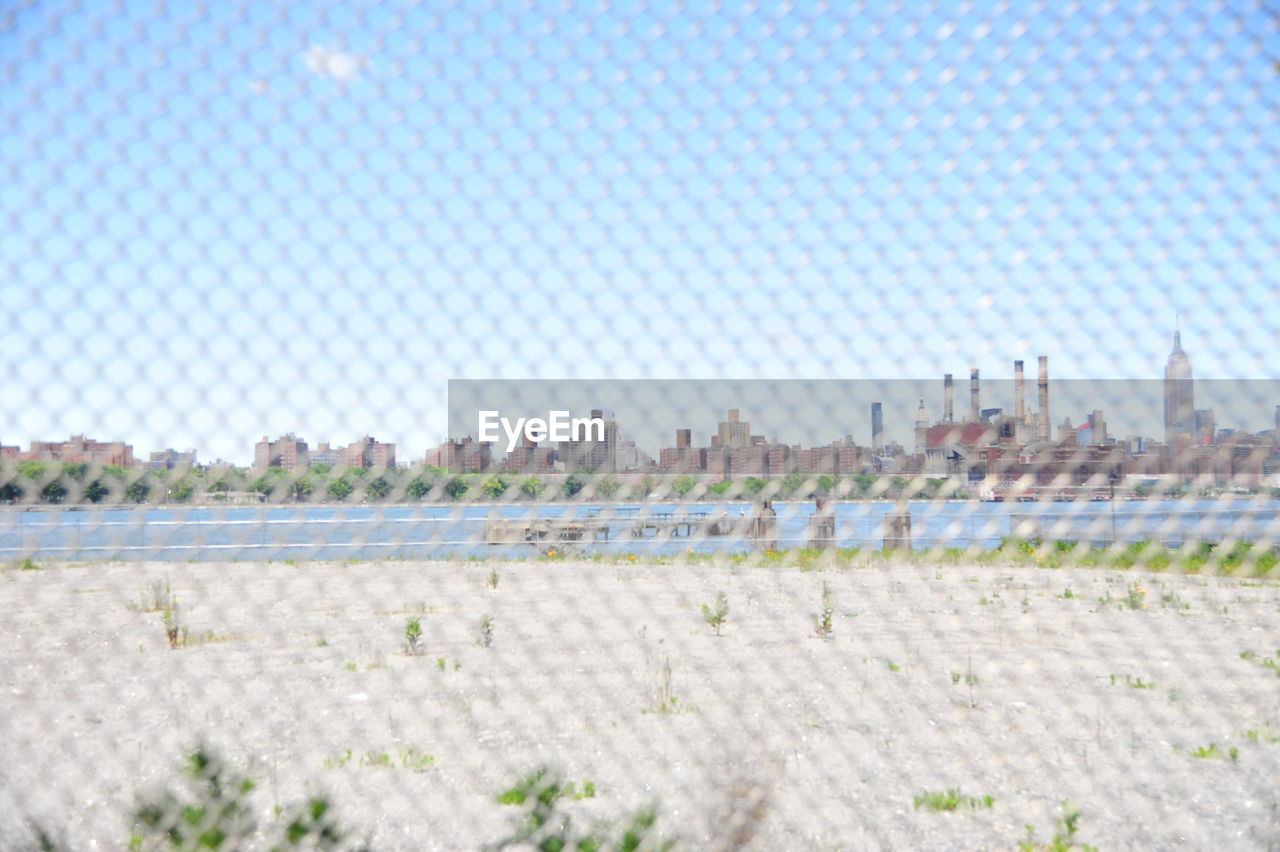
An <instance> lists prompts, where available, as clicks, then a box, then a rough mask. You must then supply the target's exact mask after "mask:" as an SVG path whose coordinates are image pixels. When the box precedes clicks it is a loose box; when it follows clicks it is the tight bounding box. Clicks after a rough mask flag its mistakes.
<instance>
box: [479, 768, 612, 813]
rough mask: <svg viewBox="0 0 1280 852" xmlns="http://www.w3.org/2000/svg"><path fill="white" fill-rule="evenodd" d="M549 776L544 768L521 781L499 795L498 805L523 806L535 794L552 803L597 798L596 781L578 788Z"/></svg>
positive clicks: (588, 781)
mask: <svg viewBox="0 0 1280 852" xmlns="http://www.w3.org/2000/svg"><path fill="white" fill-rule="evenodd" d="M547 774H548V770H547V769H546V768H545V767H544V768H540V769H538V770H537V771H535V772H533V773H532V774H530V775H528V776H526V777H524V778H522V779H520V780H519V781H517V782H516V783H515V785H514V786H512V787H511V788H510V789H508V790H505V791H503V792H502V793H501V794H499V795H498V804H500V805H523V804H526V803H527V802H528V801H529V797H530V796H531V795H535V794H537V795H541V796H544V797H546V798H547V799H548V801H549V802H551V803H554V802H557V801H559V800H561V799H573V800H574V801H579V802H580V801H582V800H583V799H594V798H595V796H596V785H595V782H594V781H590V780H586V781H583V782H582V786H581V787H578V785H577V784H576V783H574V782H573V781H568V782H562V781H560V780H559V779H548V778H547ZM544 781H545V782H546V784H545V786H543V782H544Z"/></svg>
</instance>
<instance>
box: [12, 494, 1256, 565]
mask: <svg viewBox="0 0 1280 852" xmlns="http://www.w3.org/2000/svg"><path fill="white" fill-rule="evenodd" d="M775 508H776V509H777V512H778V524H777V531H778V533H777V535H778V542H777V545H778V547H779V548H795V547H803V546H805V544H806V541H807V539H808V528H809V516H810V515H811V514H812V513H813V504H812V503H808V502H806V503H782V502H779V503H776V504H775ZM894 508H895V506H894V505H893V504H891V503H874V502H865V503H838V504H835V513H836V540H837V543H838V545H839V546H841V547H864V548H866V547H871V548H879V547H880V546H881V545H882V544H883V540H884V518H885V515H887V514H888V513H889V512H891V511H893V510H894ZM909 508H910V511H911V516H912V539H913V544H914V546H915V547H916V548H917V549H923V548H931V547H935V546H939V545H941V546H947V547H970V546H973V545H977V546H978V547H980V548H986V549H990V548H994V547H996V546H997V545H998V544H999V543H1000V540H1001V539H1002V538H1003V537H1005V536H1008V535H1011V534H1012V533H1013V531H1014V530H1015V527H1016V528H1017V530H1018V532H1019V534H1020V535H1033V534H1036V533H1037V532H1038V533H1039V534H1041V535H1043V536H1045V537H1048V538H1063V539H1070V540H1075V541H1084V542H1094V543H1108V542H1110V541H1112V540H1113V538H1114V539H1116V540H1121V541H1133V540H1138V539H1154V540H1157V541H1164V542H1166V543H1168V544H1171V545H1176V544H1181V543H1182V542H1184V541H1194V540H1213V541H1217V540H1222V539H1224V538H1232V537H1236V538H1245V539H1250V540H1256V539H1259V538H1263V539H1266V540H1270V541H1277V540H1280V501H1274V500H1261V501H1259V500H1222V501H1216V500H1177V501H1135V502H1116V503H1107V502H1103V503H979V502H920V503H911V504H910V506H909ZM752 511H753V507H752V505H751V504H749V503H723V504H705V503H699V504H690V505H680V504H652V505H650V504H646V505H640V506H636V505H631V506H604V505H590V504H584V505H537V506H529V505H514V506H385V507H384V506H378V507H373V506H350V507H347V506H288V507H266V506H254V507H237V508H231V507H226V508H223V507H217V508H162V509H156V508H151V509H96V508H95V509H70V508H62V509H41V510H38V511H4V512H0V559H5V560H10V559H15V558H24V557H30V558H33V559H42V558H43V559H55V560H69V561H89V560H104V559H127V560H176V561H186V560H218V559H242V560H249V559H274V560H283V559H299V560H301V559H377V558H388V557H401V558H419V559H421V558H433V557H483V556H497V557H506V558H519V557H522V556H533V555H536V554H538V553H539V552H540V551H541V550H542V549H546V548H547V547H548V544H547V543H546V542H543V543H542V544H541V546H537V545H533V544H524V543H522V544H506V545H491V544H486V543H485V537H486V525H487V524H488V522H491V521H494V520H497V519H506V520H507V521H508V522H510V523H512V524H514V525H517V526H522V525H524V524H526V523H529V522H532V521H536V520H550V521H554V520H556V519H559V520H561V521H565V520H571V519H581V520H586V521H589V522H590V523H591V524H592V525H595V526H601V525H603V526H604V527H605V528H606V529H607V530H608V539H607V540H586V541H582V542H578V543H576V544H568V545H565V546H563V547H562V548H561V549H563V550H566V551H578V552H597V553H604V554H625V553H635V554H639V555H646V554H649V555H661V554H675V553H680V552H683V551H686V550H691V551H694V552H699V553H709V552H734V551H743V550H748V549H749V548H750V542H749V541H748V540H747V539H746V537H745V535H744V534H742V533H735V534H731V535H725V536H701V535H698V536H691V537H685V536H672V535H670V534H669V531H667V530H663V531H662V532H661V533H659V534H657V535H656V536H655V535H654V530H652V529H651V530H650V533H649V537H648V538H636V537H635V536H634V534H633V530H634V528H635V526H636V523H637V520H640V519H646V518H654V519H657V518H667V517H668V516H670V517H673V518H676V519H679V518H692V519H694V520H701V521H706V520H715V519H722V518H727V519H731V520H735V521H737V523H738V526H739V528H743V527H745V526H746V524H745V523H744V522H743V521H741V520H738V519H745V518H749V517H750V515H751V513H752ZM551 546H554V545H551Z"/></svg>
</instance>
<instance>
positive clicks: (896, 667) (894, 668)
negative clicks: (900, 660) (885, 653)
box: [885, 660, 902, 672]
mask: <svg viewBox="0 0 1280 852" xmlns="http://www.w3.org/2000/svg"><path fill="white" fill-rule="evenodd" d="M885 662H886V663H888V664H889V671H891V672H900V671H902V666H900V665H898V664H897V663H895V662H894V661H893V660H885Z"/></svg>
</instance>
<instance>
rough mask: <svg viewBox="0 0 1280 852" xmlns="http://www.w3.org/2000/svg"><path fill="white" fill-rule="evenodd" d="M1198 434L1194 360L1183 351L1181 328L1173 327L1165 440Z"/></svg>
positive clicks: (1166, 371)
mask: <svg viewBox="0 0 1280 852" xmlns="http://www.w3.org/2000/svg"><path fill="white" fill-rule="evenodd" d="M1182 434H1186V435H1195V434H1196V402H1195V387H1194V382H1193V380H1192V378H1191V359H1190V358H1188V357H1187V353H1186V352H1183V351H1182V331H1181V329H1177V328H1175V329H1174V332H1173V351H1172V352H1171V353H1169V362H1168V363H1167V364H1165V367H1164V440H1165V443H1166V444H1172V443H1173V439H1174V438H1176V437H1177V436H1178V435H1182Z"/></svg>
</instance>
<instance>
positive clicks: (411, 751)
mask: <svg viewBox="0 0 1280 852" xmlns="http://www.w3.org/2000/svg"><path fill="white" fill-rule="evenodd" d="M435 762H436V758H435V755H432V754H427V753H426V752H423V751H419V750H418V749H416V748H414V747H413V746H404V745H401V746H397V747H396V752H395V754H394V755H392V754H391V753H390V752H386V751H377V750H374V749H370V750H368V751H364V752H361V753H359V754H357V753H356V752H354V751H352V750H351V749H347V750H346V751H345V752H343V753H342V754H340V755H338V756H336V757H326V758H325V759H324V763H322V764H321V766H322V768H324V769H345V768H346V767H348V766H350V765H352V764H355V765H356V766H359V767H364V768H370V769H411V770H413V771H414V772H424V771H426V770H427V769H429V768H431V767H432V766H434V765H435Z"/></svg>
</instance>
